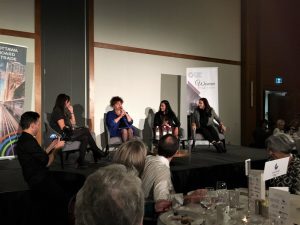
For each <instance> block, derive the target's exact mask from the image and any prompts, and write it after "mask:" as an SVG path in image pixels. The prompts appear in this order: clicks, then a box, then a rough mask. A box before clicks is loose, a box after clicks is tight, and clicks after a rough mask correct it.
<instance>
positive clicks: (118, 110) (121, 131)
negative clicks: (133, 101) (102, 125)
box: [106, 96, 134, 142]
mask: <svg viewBox="0 0 300 225" xmlns="http://www.w3.org/2000/svg"><path fill="white" fill-rule="evenodd" d="M110 106H111V107H112V108H113V110H112V111H109V112H108V113H107V115H106V124H107V126H108V130H109V133H110V136H111V137H121V138H122V141H123V142H126V141H128V140H130V139H132V138H133V135H134V132H133V126H132V124H133V120H132V118H131V117H130V115H129V114H128V112H126V111H125V110H124V109H123V99H122V98H121V97H119V96H115V97H112V99H111V100H110Z"/></svg>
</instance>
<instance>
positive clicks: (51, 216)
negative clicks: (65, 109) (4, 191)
mask: <svg viewBox="0 0 300 225" xmlns="http://www.w3.org/2000/svg"><path fill="white" fill-rule="evenodd" d="M20 127H21V128H22V134H21V136H20V137H19V139H18V142H17V144H16V152H17V155H18V160H19V162H20V165H21V167H22V172H23V176H24V179H25V181H26V182H27V183H28V185H29V187H30V189H31V191H32V197H34V198H33V199H34V200H35V204H39V205H38V207H37V209H38V210H39V211H36V212H35V217H36V220H39V219H43V221H39V223H40V224H48V222H49V224H51V223H52V224H53V223H54V222H55V223H57V222H58V221H60V222H61V223H65V222H66V221H67V204H68V201H69V199H70V198H71V197H72V195H74V194H75V193H76V192H77V190H78V189H79V188H80V187H81V185H82V183H83V180H82V181H81V183H80V184H79V183H78V181H77V180H73V177H72V178H70V179H68V180H64V179H63V178H64V176H63V174H61V173H59V172H54V171H49V167H50V166H51V165H52V163H53V162H54V159H55V155H56V153H57V151H58V150H59V149H61V148H62V147H63V146H64V143H65V142H64V141H61V140H60V139H56V140H54V141H53V142H52V143H51V144H50V145H49V146H48V147H47V148H46V150H45V151H44V150H43V149H42V147H41V146H40V145H39V143H38V142H37V140H36V139H35V136H36V135H37V134H38V132H39V127H40V115H39V114H38V113H36V112H30V111H29V112H25V113H23V114H22V116H21V120H20ZM72 182H74V183H72ZM70 183H71V184H70ZM76 185H77V189H76V187H74V186H76ZM69 187H72V189H73V190H70V189H68V188H69ZM36 201H37V202H38V203H36ZM45 214H46V216H45ZM39 217H40V218H39ZM32 223H34V222H32Z"/></svg>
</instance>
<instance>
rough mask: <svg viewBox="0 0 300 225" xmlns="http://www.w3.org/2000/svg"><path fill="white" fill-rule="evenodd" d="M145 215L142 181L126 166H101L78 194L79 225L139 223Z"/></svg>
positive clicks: (130, 224)
mask: <svg viewBox="0 0 300 225" xmlns="http://www.w3.org/2000/svg"><path fill="white" fill-rule="evenodd" d="M143 216H144V193H143V190H142V187H141V180H140V179H139V178H138V177H137V176H135V175H134V173H133V172H131V171H128V170H127V168H126V167H125V166H124V165H120V164H113V165H109V166H106V167H103V168H100V169H98V170H97V171H96V172H94V173H93V174H91V175H90V176H89V177H88V178H87V179H86V181H85V183H84V185H83V187H82V188H81V189H80V190H79V192H78V193H77V196H76V204H75V222H76V225H140V224H141V223H142V220H143Z"/></svg>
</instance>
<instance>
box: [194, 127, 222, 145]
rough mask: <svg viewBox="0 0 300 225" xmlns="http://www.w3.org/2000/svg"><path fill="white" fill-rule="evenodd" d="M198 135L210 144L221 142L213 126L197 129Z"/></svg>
mask: <svg viewBox="0 0 300 225" xmlns="http://www.w3.org/2000/svg"><path fill="white" fill-rule="evenodd" d="M196 133H199V134H202V135H203V137H204V138H205V139H206V140H208V141H209V142H213V141H217V142H218V141H220V139H219V134H218V132H217V131H216V129H215V128H214V127H213V126H206V127H200V128H198V129H196Z"/></svg>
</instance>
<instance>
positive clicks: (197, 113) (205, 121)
mask: <svg viewBox="0 0 300 225" xmlns="http://www.w3.org/2000/svg"><path fill="white" fill-rule="evenodd" d="M214 120H216V121H217V122H218V124H219V127H220V131H221V132H225V130H226V127H225V126H224V124H223V122H222V121H221V120H220V118H219V116H218V115H217V114H216V112H215V110H214V109H213V108H212V107H211V106H210V105H209V103H208V100H207V99H206V98H200V99H199V102H198V107H197V108H196V109H195V110H194V113H193V116H192V129H193V130H195V131H196V133H200V134H202V135H203V137H204V138H205V139H207V140H208V141H209V142H210V143H212V144H213V145H214V147H215V148H216V149H217V151H218V152H225V151H226V149H225V148H224V145H223V143H222V142H221V141H220V138H219V134H218V130H217V129H216V128H215V126H214Z"/></svg>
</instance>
